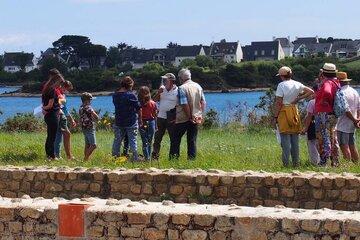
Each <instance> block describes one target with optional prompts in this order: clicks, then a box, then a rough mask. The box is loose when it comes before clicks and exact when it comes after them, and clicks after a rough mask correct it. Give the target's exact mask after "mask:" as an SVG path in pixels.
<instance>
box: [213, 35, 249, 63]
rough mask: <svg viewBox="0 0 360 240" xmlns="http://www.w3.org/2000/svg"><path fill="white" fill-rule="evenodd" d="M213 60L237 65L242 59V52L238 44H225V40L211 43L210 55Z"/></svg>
mask: <svg viewBox="0 0 360 240" xmlns="http://www.w3.org/2000/svg"><path fill="white" fill-rule="evenodd" d="M209 55H210V56H211V57H212V58H213V59H220V60H223V61H224V62H226V63H232V62H235V63H238V62H241V61H242V59H243V52H242V48H241V45H240V43H239V42H226V40H225V39H223V40H221V41H220V42H212V43H211V46H210V54H209Z"/></svg>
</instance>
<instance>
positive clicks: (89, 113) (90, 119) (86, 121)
mask: <svg viewBox="0 0 360 240" xmlns="http://www.w3.org/2000/svg"><path fill="white" fill-rule="evenodd" d="M93 99H94V98H93V96H92V95H91V94H90V93H88V92H85V93H83V94H82V95H81V101H82V105H81V107H80V110H79V115H80V121H81V128H82V131H83V133H84V137H85V150H84V160H85V161H87V160H89V158H90V156H91V154H92V152H93V151H94V150H95V149H96V137H95V121H97V120H98V119H99V116H98V115H97V114H96V112H95V111H94V109H93V108H92V107H91V105H90V104H91V100H93Z"/></svg>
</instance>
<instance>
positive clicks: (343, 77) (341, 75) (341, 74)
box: [336, 72, 352, 82]
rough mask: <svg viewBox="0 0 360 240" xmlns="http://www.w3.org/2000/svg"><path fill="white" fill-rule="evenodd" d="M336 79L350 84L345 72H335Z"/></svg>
mask: <svg viewBox="0 0 360 240" xmlns="http://www.w3.org/2000/svg"><path fill="white" fill-rule="evenodd" d="M336 77H337V78H338V80H339V81H340V82H350V81H351V80H352V79H350V78H348V76H347V73H346V72H337V73H336Z"/></svg>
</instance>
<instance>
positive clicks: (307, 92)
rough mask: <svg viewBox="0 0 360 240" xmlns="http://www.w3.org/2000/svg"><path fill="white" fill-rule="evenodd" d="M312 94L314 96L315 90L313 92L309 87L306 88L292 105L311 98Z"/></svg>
mask: <svg viewBox="0 0 360 240" xmlns="http://www.w3.org/2000/svg"><path fill="white" fill-rule="evenodd" d="M312 94H314V90H312V89H311V88H309V87H306V86H304V89H303V91H302V93H301V94H300V95H299V96H297V97H296V98H295V100H294V101H293V102H292V104H296V103H298V102H299V101H300V100H302V99H304V98H308V97H310V96H311V95H312Z"/></svg>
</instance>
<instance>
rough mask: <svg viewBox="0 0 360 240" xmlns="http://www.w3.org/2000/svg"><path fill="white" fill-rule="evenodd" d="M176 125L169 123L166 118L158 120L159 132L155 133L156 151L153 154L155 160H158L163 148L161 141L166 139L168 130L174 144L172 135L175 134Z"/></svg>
mask: <svg viewBox="0 0 360 240" xmlns="http://www.w3.org/2000/svg"><path fill="white" fill-rule="evenodd" d="M173 128H174V124H172V123H168V121H167V120H166V119H164V118H158V119H157V131H156V132H155V140H154V147H153V148H154V150H153V153H152V156H153V158H158V157H159V153H160V148H161V141H162V139H163V137H164V134H165V132H166V130H167V131H168V133H169V137H170V142H172V134H173Z"/></svg>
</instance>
